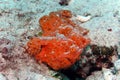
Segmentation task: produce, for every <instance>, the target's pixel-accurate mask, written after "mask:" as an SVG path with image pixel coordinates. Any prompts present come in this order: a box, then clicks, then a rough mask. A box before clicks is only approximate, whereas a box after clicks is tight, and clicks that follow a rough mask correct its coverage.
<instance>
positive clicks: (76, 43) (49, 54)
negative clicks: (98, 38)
mask: <svg viewBox="0 0 120 80" xmlns="http://www.w3.org/2000/svg"><path fill="white" fill-rule="evenodd" d="M71 17H72V14H71V12H70V11H68V10H61V11H58V12H51V13H50V14H49V15H46V16H43V17H42V18H40V20H39V23H40V26H41V27H42V30H43V35H42V37H41V38H32V39H31V40H30V41H29V42H28V43H27V47H28V48H27V51H28V53H29V54H30V55H32V56H34V58H35V59H36V60H38V61H41V62H43V63H45V64H47V65H48V66H50V67H51V68H52V69H54V70H61V69H66V68H69V67H70V66H71V65H73V64H74V63H75V62H76V61H77V60H79V58H80V54H81V53H82V50H83V48H85V47H86V46H87V45H88V44H89V43H90V40H89V39H86V38H84V37H83V35H84V34H83V33H84V32H85V33H86V34H87V33H88V30H86V29H84V28H82V27H78V26H77V25H76V24H75V23H74V22H72V21H71V20H70V18H71ZM61 35H62V37H61Z"/></svg>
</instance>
